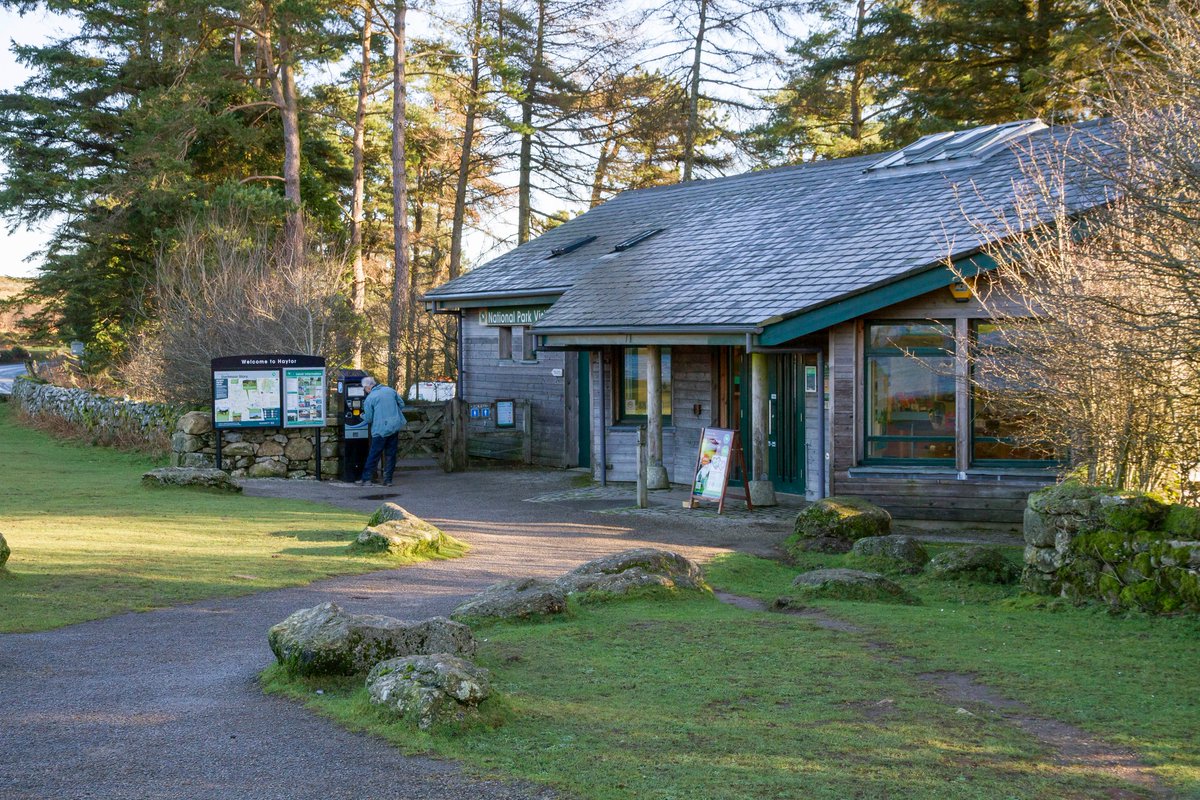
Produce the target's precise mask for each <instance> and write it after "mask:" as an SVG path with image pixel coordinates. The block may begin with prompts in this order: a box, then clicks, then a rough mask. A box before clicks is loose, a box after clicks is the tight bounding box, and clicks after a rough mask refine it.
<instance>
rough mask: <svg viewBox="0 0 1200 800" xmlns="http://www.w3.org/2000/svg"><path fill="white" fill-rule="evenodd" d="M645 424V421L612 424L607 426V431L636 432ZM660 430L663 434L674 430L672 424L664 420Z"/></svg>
mask: <svg viewBox="0 0 1200 800" xmlns="http://www.w3.org/2000/svg"><path fill="white" fill-rule="evenodd" d="M645 424H646V422H645V420H643V421H641V422H632V421H630V422H614V423H613V424H612V425H609V426H608V429H609V430H610V431H614V432H617V433H620V432H622V431H636V430H637V429H638V428H640V427H642V426H643V425H645ZM662 429H663V431H664V432H666V431H673V430H675V426H674V425H673V424H671V423H670V422H667V421H666V420H664V421H663V424H662Z"/></svg>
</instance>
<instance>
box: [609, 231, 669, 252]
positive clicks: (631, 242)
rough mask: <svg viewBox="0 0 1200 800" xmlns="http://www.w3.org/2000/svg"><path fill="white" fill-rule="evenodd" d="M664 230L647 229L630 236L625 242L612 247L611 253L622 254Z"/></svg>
mask: <svg viewBox="0 0 1200 800" xmlns="http://www.w3.org/2000/svg"><path fill="white" fill-rule="evenodd" d="M665 230H666V228H647V229H646V230H644V231H642V232H641V233H638V234H635V235H633V236H630V237H629V238H628V239H626V240H625V241H623V242H621V243H620V244H619V245H617V246H616V247H614V248H613V249H612V251H613V252H614V253H624V252H625V251H626V250H628V249H629V248H631V247H634V246H635V245H639V244H641V243H642V242H644V241H646V240H647V239H649V238H650V237H651V236H656V235H658V234H660V233H662V232H663V231H665Z"/></svg>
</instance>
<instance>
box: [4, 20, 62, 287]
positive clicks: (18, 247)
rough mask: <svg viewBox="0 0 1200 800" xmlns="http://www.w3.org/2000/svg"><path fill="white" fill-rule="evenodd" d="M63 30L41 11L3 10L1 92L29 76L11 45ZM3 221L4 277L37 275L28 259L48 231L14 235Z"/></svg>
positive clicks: (21, 230)
mask: <svg viewBox="0 0 1200 800" xmlns="http://www.w3.org/2000/svg"><path fill="white" fill-rule="evenodd" d="M61 31H62V23H61V22H60V21H56V20H55V19H54V18H53V17H51V16H48V15H46V14H43V13H41V12H33V13H30V14H26V15H25V16H24V17H22V16H19V15H18V14H17V13H16V12H14V11H9V10H7V9H5V8H0V37H2V38H0V42H3V47H0V92H7V91H11V90H12V89H15V88H16V87H17V86H19V85H20V84H21V82H22V81H23V80H25V78H26V76H27V75H28V72H27V71H26V70H25V68H24V67H22V66H21V65H20V64H18V63H17V62H16V59H14V58H13V54H12V52H11V51H10V49H9V44H10V42H17V43H19V44H38V43H40V42H42V41H45V40H46V39H47V38H51V37H53V36H55V35H57V34H58V33H60V32H61ZM0 167H2V165H0ZM3 222H4V224H3V226H0V254H2V255H0V275H18V276H29V275H33V274H34V272H36V271H37V268H38V266H39V262H36V261H35V262H33V263H29V262H27V261H26V258H27V257H28V256H29V255H30V254H31V253H33V252H34V251H36V250H39V249H41V247H42V246H43V245H44V244H45V243H46V232H45V231H43V230H34V231H28V230H25V229H24V228H23V227H19V228H18V229H17V230H16V231H12V232H10V231H9V228H10V227H11V221H9V220H4V221H3Z"/></svg>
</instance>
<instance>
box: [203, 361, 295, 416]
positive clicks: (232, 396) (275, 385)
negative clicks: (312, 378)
mask: <svg viewBox="0 0 1200 800" xmlns="http://www.w3.org/2000/svg"><path fill="white" fill-rule="evenodd" d="M281 418H282V415H281V414H280V393H279V370H277V369H270V370H217V371H214V372H213V425H214V426H215V427H217V428H278V427H280V425H281V422H280V420H281Z"/></svg>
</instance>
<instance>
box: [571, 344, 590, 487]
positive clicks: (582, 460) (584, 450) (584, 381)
mask: <svg viewBox="0 0 1200 800" xmlns="http://www.w3.org/2000/svg"><path fill="white" fill-rule="evenodd" d="M568 355H570V354H568ZM575 382H576V383H577V384H578V385H579V403H578V413H579V466H581V467H591V466H592V363H591V359H589V358H588V352H587V351H586V350H580V351H579V377H578V378H576V381H575Z"/></svg>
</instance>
